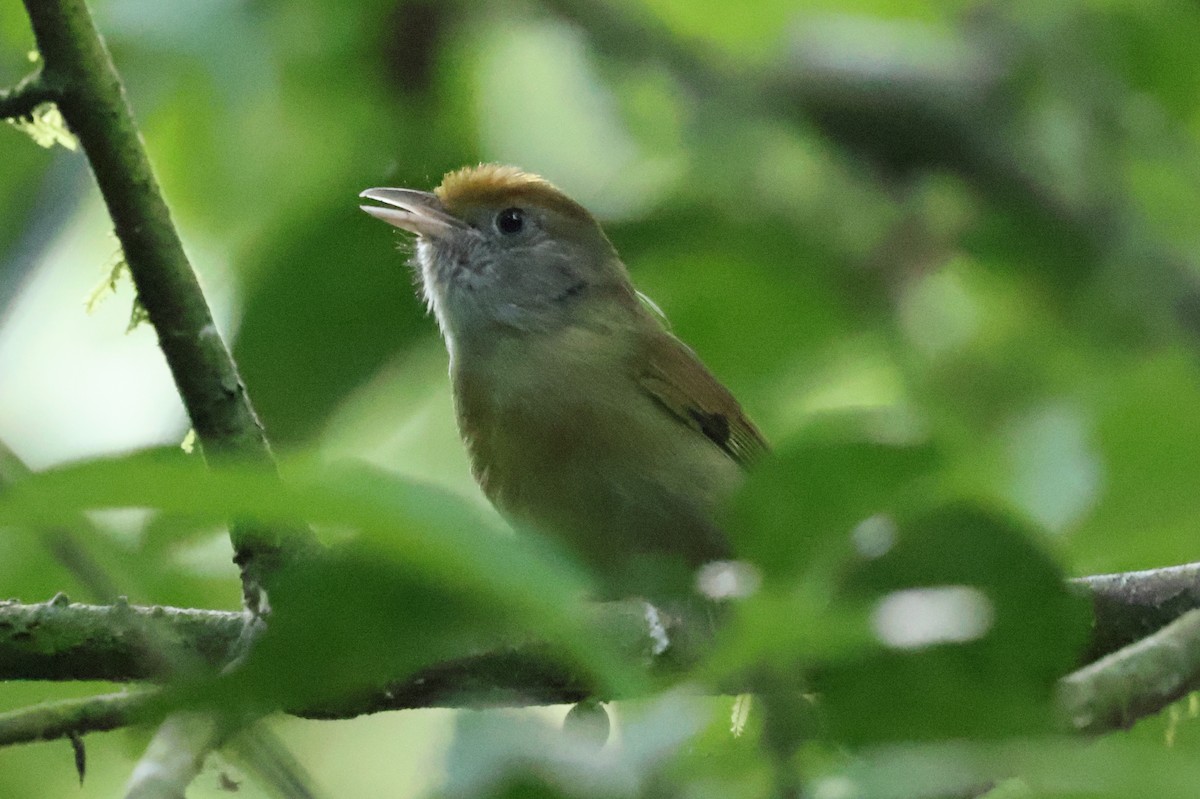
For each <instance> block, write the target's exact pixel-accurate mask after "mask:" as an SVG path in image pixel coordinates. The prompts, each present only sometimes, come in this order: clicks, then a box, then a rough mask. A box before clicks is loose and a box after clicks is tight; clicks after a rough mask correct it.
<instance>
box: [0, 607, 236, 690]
mask: <svg viewBox="0 0 1200 799" xmlns="http://www.w3.org/2000/svg"><path fill="white" fill-rule="evenodd" d="M245 621H246V616H245V614H244V613H232V612H224V611H216V610H180V609H178V608H165V607H138V606H133V605H129V604H125V603H118V604H116V605H111V606H105V605H79V604H71V603H70V602H69V601H68V600H67V598H66V597H65V596H64V595H62V594H59V595H58V596H56V597H55V598H54V599H52V600H50V601H49V602H42V603H39V604H36V605H22V604H20V603H17V602H0V674H3V675H5V676H7V675H17V674H20V675H24V676H22V677H17V678H16V679H38V680H106V681H108V682H128V681H131V680H162V679H165V678H166V677H168V676H171V675H172V674H174V673H176V671H175V670H176V669H177V668H178V667H179V664H180V663H181V662H184V663H186V662H189V661H190V662H193V663H197V664H203V665H205V666H208V667H211V668H214V669H215V668H218V667H220V666H221V665H223V664H224V663H226V662H228V660H229V659H230V657H231V654H232V651H233V647H234V645H235V644H236V642H237V641H238V636H239V635H240V634H241V631H242V629H243V627H244V626H245ZM0 679H2V678H0Z"/></svg>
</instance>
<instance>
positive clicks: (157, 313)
mask: <svg viewBox="0 0 1200 799" xmlns="http://www.w3.org/2000/svg"><path fill="white" fill-rule="evenodd" d="M25 8H26V11H27V12H28V14H29V19H30V22H31V23H32V25H33V32H34V36H35V37H36V39H37V44H38V49H39V50H40V52H41V55H42V58H43V59H44V63H45V66H44V67H43V70H42V78H41V79H39V80H36V81H32V82H31V83H30V84H28V85H29V86H36V85H41V84H43V83H46V84H48V85H54V86H58V87H61V88H60V90H59V96H58V98H57V101H58V105H59V108H60V110H61V111H62V114H63V116H64V117H65V118H66V120H67V124H68V125H69V126H70V128H71V131H72V132H73V133H74V134H75V135H76V136H77V137H78V138H79V142H80V144H81V145H82V146H83V150H84V152H85V153H86V154H87V158H88V163H89V164H90V165H91V168H92V171H93V173H94V174H95V177H96V183H97V184H98V185H99V187H100V193H101V195H102V196H103V197H104V202H105V205H106V206H107V207H108V212H109V215H110V216H111V217H112V221H113V227H114V229H115V231H116V235H117V238H118V239H119V240H120V242H121V247H122V249H123V251H124V255H125V260H126V262H127V263H128V264H129V271H130V273H131V275H132V276H133V281H134V284H135V285H136V287H137V292H138V298H139V300H140V301H141V303H142V305H143V306H144V307H145V309H146V312H147V313H148V315H149V317H150V321H151V322H152V323H153V324H154V328H155V330H156V332H157V334H158V341H159V346H160V347H161V348H162V351H163V355H164V356H165V357H166V360H167V364H168V366H169V367H170V369H171V374H172V376H173V377H174V379H175V384H176V386H177V387H178V389H179V395H180V397H181V398H182V400H183V404H184V407H185V408H186V409H187V412H188V416H189V418H190V419H191V422H192V426H193V428H194V429H195V430H196V434H197V436H198V437H199V439H200V441H201V443H202V444H203V446H204V451H205V455H206V457H208V458H210V459H215V460H221V459H233V458H236V459H241V460H249V461H256V462H267V463H269V462H271V452H270V448H269V446H268V444H267V439H266V436H265V434H264V432H263V428H262V425H261V423H260V422H259V420H258V418H257V416H256V415H255V413H254V409H253V407H252V406H251V404H250V398H249V396H248V395H247V393H246V389H245V386H244V385H243V384H242V379H241V377H240V376H239V374H238V371H237V367H236V365H235V364H234V362H233V359H232V357H231V356H230V354H229V350H228V348H227V347H226V346H225V342H224V341H223V340H222V338H221V335H220V333H218V332H217V328H216V325H215V324H214V323H213V318H212V313H211V311H210V310H209V307H208V303H207V301H206V300H205V298H204V294H203V292H202V291H201V289H200V284H199V282H198V281H197V279H196V274H195V273H194V272H193V271H192V267H191V265H190V264H189V263H188V259H187V256H186V255H185V254H184V251H183V245H182V243H181V242H180V240H179V235H178V233H177V232H176V230H175V226H174V224H173V223H172V221H171V214H170V211H169V210H168V209H167V205H166V202H165V201H164V200H163V197H162V193H161V191H160V190H159V187H158V181H157V180H156V179H155V177H154V173H153V172H152V171H151V168H150V163H149V160H148V159H147V158H146V152H145V149H144V148H143V146H142V141H141V136H140V134H139V133H138V130H137V127H136V125H135V123H134V121H133V115H132V113H131V111H130V108H129V103H128V101H127V100H126V97H125V91H124V88H123V86H122V85H121V81H120V78H119V77H118V75H117V72H116V69H115V67H114V66H113V63H112V59H111V57H110V56H109V53H108V49H107V48H106V47H105V45H104V42H103V40H102V39H101V38H100V35H99V33H98V32H97V31H96V28H95V26H94V24H93V22H92V17H91V14H90V12H89V11H88V8H87V5H86V4H85V2H84V0H26V2H25ZM14 91H16V90H14ZM230 535H231V538H232V540H233V546H234V550H235V552H236V557H235V560H236V561H237V563H238V565H239V566H240V567H241V570H242V584H243V593H244V595H245V597H246V600H247V606H248V607H249V608H250V609H251V610H255V609H257V607H258V603H259V599H260V597H259V594H260V591H261V588H262V584H263V579H264V578H265V577H266V576H267V575H268V574H270V573H271V572H272V571H273V570H274V568H275V566H276V565H277V563H278V561H279V559H280V558H282V557H283V556H284V550H285V549H286V548H289V547H296V548H299V547H301V546H308V545H311V540H312V539H311V534H310V533H307V532H306V531H301V530H287V531H284V530H280V529H278V528H271V527H264V526H261V525H255V524H248V523H244V522H243V523H238V524H234V525H232V528H231V531H230Z"/></svg>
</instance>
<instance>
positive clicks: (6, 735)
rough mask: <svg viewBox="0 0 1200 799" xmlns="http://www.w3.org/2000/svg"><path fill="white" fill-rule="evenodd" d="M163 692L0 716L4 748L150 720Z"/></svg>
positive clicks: (90, 699) (121, 695)
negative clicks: (153, 708) (148, 712)
mask: <svg viewBox="0 0 1200 799" xmlns="http://www.w3.org/2000/svg"><path fill="white" fill-rule="evenodd" d="M159 693H160V692H159V691H158V690H157V689H154V690H143V691H129V692H124V693H116V694H103V695H101V696H89V697H87V698H86V699H64V700H62V701H59V702H45V703H43V704H40V705H34V706H32V707H25V708H21V709H20V710H11V711H9V712H7V713H0V746H9V745H12V744H23V743H32V742H33V741H53V740H55V739H58V738H67V737H70V736H71V735H79V734H82V733H87V732H106V731H108V730H116V729H120V728H122V727H128V726H131V725H133V724H138V723H140V722H143V721H148V720H150V719H149V718H148V717H147V716H148V714H147V710H148V709H149V708H150V707H151V706H152V705H153V704H154V703H155V700H156V699H157V698H158V696H159Z"/></svg>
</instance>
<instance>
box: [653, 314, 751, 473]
mask: <svg viewBox="0 0 1200 799" xmlns="http://www.w3.org/2000/svg"><path fill="white" fill-rule="evenodd" d="M643 356H644V357H643V358H641V359H640V363H641V364H643V368H642V369H641V371H640V373H639V374H638V376H637V379H638V383H639V385H640V386H641V387H642V389H643V390H644V391H646V392H647V393H648V394H649V395H650V396H651V397H653V398H654V399H655V400H656V401H657V402H658V403H659V404H660V405H662V406H663V407H664V408H665V409H666V410H667V411H669V412H670V413H671V414H672V415H673V416H675V417H676V418H677V419H678V420H679V421H681V422H682V423H684V424H685V425H687V426H688V427H690V428H692V429H693V430H695V431H696V432H698V433H700V434H701V435H703V436H704V437H705V438H707V439H708V440H710V441H712V442H713V443H714V444H716V445H717V446H718V447H720V448H721V449H722V450H723V451H724V452H725V454H727V455H728V456H729V457H730V458H732V459H733V460H734V461H736V462H737V463H739V464H740V465H742V466H749V465H750V464H751V463H753V462H754V461H755V460H756V459H757V458H758V457H760V456H761V455H763V454H764V453H766V451H767V449H768V447H767V442H766V440H765V439H764V438H763V437H762V433H760V432H758V428H756V427H755V426H754V424H753V423H752V422H751V421H750V420H749V419H747V418H746V415H745V414H744V413H743V412H742V409H741V406H739V405H738V403H737V400H736V399H734V397H733V395H732V394H730V393H729V390H728V389H727V388H725V386H723V385H721V383H720V382H719V381H718V380H717V379H716V378H715V377H713V376H712V373H711V372H709V371H708V369H706V368H705V366H704V364H702V363H701V362H700V359H699V358H697V357H696V355H695V354H694V353H693V352H692V351H691V350H690V349H688V347H687V346H686V345H685V344H684V343H683V342H681V341H680V340H679V339H677V338H675V337H674V336H672V335H671V334H670V333H667V332H666V331H662V332H659V333H658V334H657V335H655V336H652V337H651V338H650V340H649V341H648V343H647V345H646V348H645V349H644V350H643Z"/></svg>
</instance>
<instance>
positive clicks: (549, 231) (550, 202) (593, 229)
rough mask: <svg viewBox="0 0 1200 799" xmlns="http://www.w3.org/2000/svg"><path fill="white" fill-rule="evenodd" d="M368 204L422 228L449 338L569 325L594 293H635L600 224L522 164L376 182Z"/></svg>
mask: <svg viewBox="0 0 1200 799" xmlns="http://www.w3.org/2000/svg"><path fill="white" fill-rule="evenodd" d="M359 196H361V197H363V198H366V199H369V200H374V201H376V202H378V203H381V205H363V206H361V207H362V209H363V210H364V211H366V212H367V213H368V214H371V215H372V216H374V217H377V218H378V219H382V220H383V221H385V222H388V223H389V224H392V225H395V226H396V227H398V228H400V229H402V230H406V231H408V232H410V233H415V234H416V235H417V246H416V257H415V262H416V263H415V266H416V267H417V269H418V271H419V274H420V278H421V283H422V286H423V290H424V294H425V298H426V301H427V302H428V304H429V307H430V308H431V309H432V310H433V312H434V314H435V315H436V316H437V319H438V323H439V325H440V326H441V328H442V331H443V333H444V334H445V336H446V338H447V340H448V341H450V340H451V339H457V340H461V339H462V338H464V337H470V336H484V337H486V336H490V335H495V334H497V333H503V332H518V333H519V332H537V331H547V330H554V329H557V328H560V327H562V326H564V325H566V324H570V323H571V322H572V321H573V320H576V319H578V318H579V313H580V307H581V306H582V305H586V304H587V303H588V302H589V300H590V299H591V298H592V297H595V296H601V295H603V296H609V297H611V295H612V292H613V291H614V290H616V291H617V292H619V293H620V294H622V295H628V296H633V289H632V286H631V285H630V284H629V278H628V274H627V273H626V270H625V267H624V265H623V264H622V263H621V261H620V259H619V258H618V257H617V254H616V251H615V250H614V249H613V246H612V244H611V243H610V242H609V240H608V238H607V237H606V236H605V235H604V232H603V231H602V230H601V229H600V225H599V223H597V222H596V220H595V219H594V218H593V217H592V215H591V214H589V213H588V212H587V210H586V209H584V208H583V206H581V205H579V203H577V202H575V201H574V200H572V199H571V198H569V197H567V196H566V195H565V194H563V193H562V192H561V191H559V190H558V189H557V188H555V187H554V186H553V185H552V184H551V183H550V182H549V181H547V180H545V179H543V178H541V177H539V176H537V175H532V174H529V173H527V172H523V171H521V170H519V169H517V168H515V167H510V166H499V165H496V164H482V165H480V166H477V167H467V168H464V169H460V170H458V171H457V172H452V173H450V174H448V175H446V177H445V178H444V179H443V180H442V184H441V185H440V186H438V187H437V188H436V189H434V190H433V191H432V192H425V191H417V190H414V189H395V188H377V189H367V190H366V191H364V192H362V194H361V195H359Z"/></svg>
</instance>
